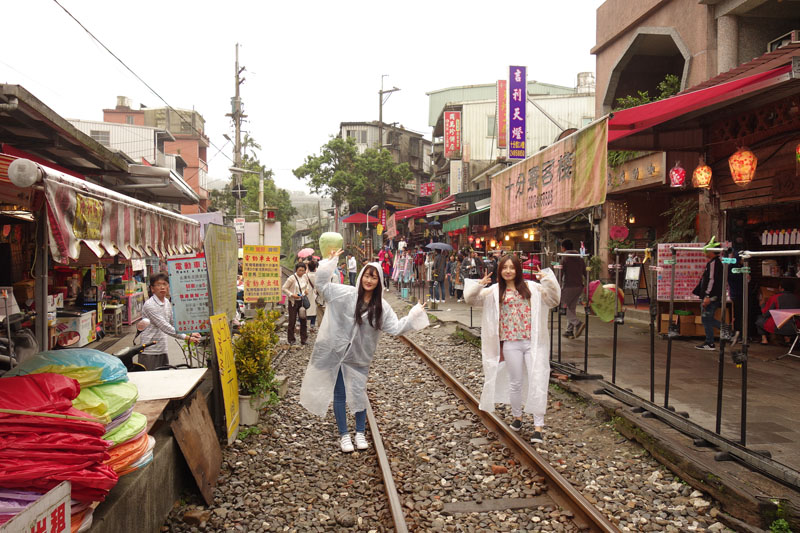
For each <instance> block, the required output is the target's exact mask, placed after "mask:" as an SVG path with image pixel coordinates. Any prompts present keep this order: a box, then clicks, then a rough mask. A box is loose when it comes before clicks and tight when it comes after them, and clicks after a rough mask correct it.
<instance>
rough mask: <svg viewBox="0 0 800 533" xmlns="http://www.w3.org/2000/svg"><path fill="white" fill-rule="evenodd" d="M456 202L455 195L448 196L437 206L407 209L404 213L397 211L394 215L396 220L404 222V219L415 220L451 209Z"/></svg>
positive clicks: (437, 203) (430, 205) (436, 204)
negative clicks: (412, 218)
mask: <svg viewBox="0 0 800 533" xmlns="http://www.w3.org/2000/svg"><path fill="white" fill-rule="evenodd" d="M455 200H456V197H455V195H454V194H451V195H450V196H448V197H447V198H445V199H444V200H442V201H440V202H436V203H435V204H429V205H422V206H419V207H414V208H412V209H405V210H403V211H397V212H396V213H395V214H394V216H395V220H404V219H406V218H410V217H414V218H417V217H424V216H427V215H429V214H431V213H435V212H437V211H442V210H443V209H445V208H446V207H450V206H451V205H453V204H454V203H455Z"/></svg>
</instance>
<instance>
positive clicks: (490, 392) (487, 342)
mask: <svg viewBox="0 0 800 533" xmlns="http://www.w3.org/2000/svg"><path fill="white" fill-rule="evenodd" d="M525 283H527V285H528V288H529V289H530V291H531V360H526V361H525V368H526V369H527V375H526V376H525V379H523V381H522V398H523V402H524V404H525V408H524V411H525V412H526V413H531V414H534V415H542V416H544V413H545V411H546V409H547V386H548V382H549V379H550V337H549V335H548V331H547V317H548V311H549V309H551V308H553V307H555V306H557V305H558V303H559V301H560V300H561V288H560V287H559V285H558V280H556V277H555V275H554V274H553V271H552V270H550V269H549V268H547V269H544V270H542V278H541V283H535V282H533V281H526V282H525ZM464 299H465V300H466V301H467V303H468V304H470V305H472V306H476V307H477V306H480V305H483V318H482V320H481V358H482V359H483V376H484V382H483V391H482V392H481V402H480V409H481V410H482V411H488V412H493V411H494V406H495V404H496V403H505V404H508V403H510V402H509V393H508V368H507V365H506V364H505V361H504V362H502V363H501V362H500V298H499V288H498V284H497V283H495V284H494V285H492V286H490V287H485V288H484V287H483V286H482V285H481V284H480V283H478V280H474V279H467V280H465V281H464Z"/></svg>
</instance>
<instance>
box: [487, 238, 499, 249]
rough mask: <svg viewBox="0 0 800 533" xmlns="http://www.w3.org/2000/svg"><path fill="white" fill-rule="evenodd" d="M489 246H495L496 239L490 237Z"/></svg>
mask: <svg viewBox="0 0 800 533" xmlns="http://www.w3.org/2000/svg"><path fill="white" fill-rule="evenodd" d="M489 246H491V247H492V248H494V247H495V246H497V241H496V240H494V239H492V242H490V243H489Z"/></svg>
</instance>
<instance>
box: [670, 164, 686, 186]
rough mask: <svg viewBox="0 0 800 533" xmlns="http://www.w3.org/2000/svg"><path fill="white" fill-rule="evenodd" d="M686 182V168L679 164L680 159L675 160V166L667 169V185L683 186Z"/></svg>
mask: <svg viewBox="0 0 800 533" xmlns="http://www.w3.org/2000/svg"><path fill="white" fill-rule="evenodd" d="M685 182H686V169H685V168H683V167H682V166H681V162H680V161H676V162H675V166H674V167H672V169H670V171H669V186H670V187H683V185H684V183H685Z"/></svg>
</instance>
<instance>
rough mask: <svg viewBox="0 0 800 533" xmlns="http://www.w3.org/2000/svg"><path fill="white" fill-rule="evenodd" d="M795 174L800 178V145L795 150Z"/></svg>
mask: <svg viewBox="0 0 800 533" xmlns="http://www.w3.org/2000/svg"><path fill="white" fill-rule="evenodd" d="M794 160H795V165H796V166H795V174H796V175H798V176H800V144H798V145H797V147H796V148H795V149H794Z"/></svg>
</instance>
